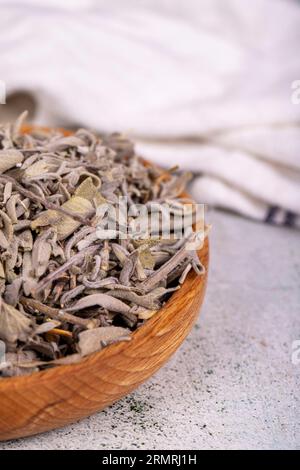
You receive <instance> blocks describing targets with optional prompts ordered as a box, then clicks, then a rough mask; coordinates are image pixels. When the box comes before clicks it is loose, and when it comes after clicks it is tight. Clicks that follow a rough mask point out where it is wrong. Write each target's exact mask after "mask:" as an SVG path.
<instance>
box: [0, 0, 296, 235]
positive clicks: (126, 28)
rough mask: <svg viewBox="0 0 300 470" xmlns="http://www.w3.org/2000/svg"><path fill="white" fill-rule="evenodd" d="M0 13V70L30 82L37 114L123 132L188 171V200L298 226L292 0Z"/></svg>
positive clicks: (8, 5) (12, 85)
mask: <svg viewBox="0 0 300 470" xmlns="http://www.w3.org/2000/svg"><path fill="white" fill-rule="evenodd" d="M0 13H1V14H0V28H1V35H0V51H1V61H0V79H1V80H5V82H6V85H7V91H8V92H13V91H16V90H20V89H22V90H28V91H30V92H32V93H33V94H34V95H35V97H36V100H37V102H38V106H39V108H38V115H37V122H38V123H42V124H47V125H70V124H75V125H77V124H79V125H85V126H90V127H92V128H95V129H97V130H99V131H104V132H110V131H112V130H121V131H124V132H126V133H128V134H129V135H130V136H132V137H133V138H135V139H136V141H137V148H138V150H139V152H140V153H142V154H143V155H144V156H146V157H148V158H149V159H152V160H154V161H156V162H158V163H160V164H162V165H164V166H166V167H168V166H173V165H174V164H179V165H180V167H181V168H182V169H189V170H192V171H193V172H194V173H195V178H194V180H193V182H192V186H191V190H192V193H193V195H194V196H195V198H196V199H197V200H199V201H201V202H207V203H208V204H211V205H214V206H218V207H223V208H226V209H231V210H234V211H237V212H239V213H241V214H244V215H245V216H248V217H252V218H254V219H259V220H267V221H271V222H274V223H279V224H288V225H299V226H300V103H299V102H300V83H299V80H300V60H299V45H300V2H297V1H293V0H252V1H251V2H242V1H240V0H227V1H226V2H224V0H202V1H200V0H189V1H184V0H165V1H163V0H151V1H150V0H146V1H145V0H127V1H126V2H124V1H121V0H111V1H110V2H107V1H104V0H98V1H93V0H90V1H89V0H76V1H75V0H71V1H65V2H59V1H58V0H52V1H50V0H45V1H43V2H40V1H37V0H14V1H13V2H11V1H8V0H7V1H3V0H0ZM297 80H298V82H297ZM297 103H298V104H297ZM1 106H5V105H0V108H1Z"/></svg>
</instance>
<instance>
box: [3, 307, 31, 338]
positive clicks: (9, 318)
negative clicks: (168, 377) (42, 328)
mask: <svg viewBox="0 0 300 470" xmlns="http://www.w3.org/2000/svg"><path fill="white" fill-rule="evenodd" d="M32 326H33V322H32V320H31V319H30V318H28V317H27V316H26V315H24V314H23V313H21V312H19V310H17V309H16V308H14V307H13V306H12V305H8V304H7V303H5V302H4V300H2V299H0V339H2V340H4V341H7V343H11V344H15V343H16V342H17V341H24V342H26V341H27V339H28V338H29V336H30V334H31V332H32Z"/></svg>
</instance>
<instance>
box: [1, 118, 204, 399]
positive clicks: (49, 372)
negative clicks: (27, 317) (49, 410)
mask: <svg viewBox="0 0 300 470" xmlns="http://www.w3.org/2000/svg"><path fill="white" fill-rule="evenodd" d="M33 129H41V130H43V131H48V130H49V128H47V127H40V126H24V128H23V132H24V133H27V132H30V131H32V130H33ZM51 130H53V131H55V130H57V131H61V132H64V133H65V135H70V134H72V132H71V131H66V130H65V129H61V128H53V129H51ZM205 249H206V250H207V252H208V253H209V241H208V237H206V239H205V241H204V244H203V246H202V247H201V248H200V249H199V250H198V253H199V256H201V254H202V252H203V251H205ZM206 269H208V266H207V268H206ZM204 275H205V274H204ZM195 277H198V275H197V274H196V273H194V272H190V273H189V274H188V276H187V278H186V280H185V282H184V283H183V285H182V286H181V287H180V289H179V290H178V291H175V292H174V293H173V294H172V295H171V297H170V298H169V299H168V300H167V301H166V303H165V304H164V305H163V307H162V308H161V309H160V310H158V311H157V313H156V314H155V315H154V316H153V317H152V318H150V319H149V320H146V321H145V323H144V324H142V325H141V326H140V327H139V328H138V329H137V330H135V331H133V332H131V334H130V338H131V339H130V341H120V342H118V343H114V344H110V345H108V346H106V347H105V348H103V349H101V350H100V351H97V352H95V353H92V354H89V355H88V356H86V357H83V358H82V359H81V360H80V361H79V362H77V363H74V364H64V365H56V366H54V367H53V368H50V369H45V370H42V371H37V372H32V373H31V374H29V375H23V376H16V377H4V378H0V391H1V392H3V391H4V390H5V389H6V391H9V389H11V390H12V389H15V388H17V387H20V386H26V385H27V386H28V385H30V386H32V385H34V384H35V383H37V382H40V381H41V380H43V381H44V380H47V381H48V380H49V381H50V380H51V378H53V377H59V376H62V375H66V376H67V374H68V372H70V373H71V372H72V373H74V372H76V371H80V370H81V369H82V365H83V364H86V365H88V363H91V364H92V363H95V362H98V361H101V359H102V358H103V359H104V358H106V357H108V356H110V357H111V356H114V355H117V354H120V353H121V352H123V351H125V350H126V347H127V345H128V343H131V342H132V341H134V340H135V339H137V340H139V345H140V346H141V344H142V338H143V337H145V338H146V337H147V339H148V337H149V335H147V333H149V332H151V331H153V329H154V327H157V326H158V325H159V323H160V321H161V319H162V317H163V316H164V314H165V312H166V311H167V310H168V309H169V307H171V306H172V305H173V304H174V303H176V301H177V300H178V298H179V297H183V296H184V295H185V294H187V293H188V292H189V289H190V287H189V286H190V284H191V282H192V281H193V280H195ZM147 330H149V331H147ZM66 357H67V356H66ZM87 367H88V366H87Z"/></svg>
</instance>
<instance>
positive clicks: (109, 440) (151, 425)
mask: <svg viewBox="0 0 300 470" xmlns="http://www.w3.org/2000/svg"><path fill="white" fill-rule="evenodd" d="M211 219H212V222H213V231H212V235H211V267H210V276H209V286H208V291H207V296H206V300H205V304H204V306H203V309H202V312H201V315H200V317H199V320H198V322H197V324H196V326H195V328H194V329H193V331H192V333H191V334H190V336H189V337H188V339H187V340H186V341H185V343H184V344H183V346H182V347H181V348H180V349H179V351H178V352H177V353H176V354H175V356H174V357H173V358H172V359H171V361H170V362H169V363H168V364H167V365H166V366H165V367H164V368H163V369H161V370H160V371H159V372H158V373H157V374H156V375H155V376H153V377H152V379H151V380H150V381H149V382H148V383H146V384H145V385H143V386H141V387H140V388H139V389H138V390H137V391H135V392H134V393H132V394H131V395H130V396H128V397H127V398H125V399H123V400H121V401H120V402H118V403H116V404H115V405H114V406H112V407H110V408H109V409H107V410H105V411H103V412H101V413H98V414H96V415H94V416H92V417H90V418H88V419H85V420H83V421H81V422H79V423H77V424H74V425H71V426H68V427H66V428H64V429H61V430H58V431H52V432H49V433H46V434H43V435H40V436H36V437H32V438H27V439H19V440H16V441H11V442H7V443H2V444H0V449H136V448H139V449H152V450H154V449H220V448H225V449H255V448H257V449H296V448H300V411H299V397H300V354H299V355H298V356H297V354H296V353H295V359H296V361H294V362H297V357H298V358H299V364H298V365H296V364H293V361H292V348H293V341H296V340H300V233H299V231H298V232H296V231H293V230H290V229H284V228H275V227H270V226H266V225H263V224H256V223H253V222H250V221H246V220H243V219H241V218H239V217H235V216H233V215H229V214H224V213H219V212H214V213H212V214H211Z"/></svg>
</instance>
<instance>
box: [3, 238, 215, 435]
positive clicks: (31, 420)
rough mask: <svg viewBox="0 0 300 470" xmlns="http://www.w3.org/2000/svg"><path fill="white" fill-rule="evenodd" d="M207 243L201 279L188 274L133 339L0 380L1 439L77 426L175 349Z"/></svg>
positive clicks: (201, 289)
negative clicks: (76, 359)
mask: <svg viewBox="0 0 300 470" xmlns="http://www.w3.org/2000/svg"><path fill="white" fill-rule="evenodd" d="M208 253H209V249H208V241H207V240H206V241H205V244H204V246H203V248H202V249H201V250H200V251H199V255H200V259H201V261H202V263H203V265H204V266H205V268H206V273H205V274H204V275H203V276H200V277H199V276H196V274H195V273H190V274H189V275H188V277H187V279H186V281H185V283H184V285H183V286H182V288H181V289H180V290H179V291H176V292H175V293H174V294H173V295H172V297H171V298H170V299H169V300H168V302H167V303H166V304H165V305H164V307H163V308H162V309H161V310H160V311H159V312H158V313H157V314H156V315H154V316H153V317H152V318H151V319H150V320H148V321H147V322H146V323H145V324H144V325H143V326H142V327H141V328H139V329H138V330H137V331H135V332H134V333H133V334H132V339H131V341H130V342H121V343H118V344H113V345H110V346H108V347H106V348H105V349H103V350H102V351H99V352H98V353H95V354H92V355H91V356H88V357H87V358H85V359H83V360H82V361H81V362H80V363H78V364H73V365H67V366H59V367H56V368H53V369H49V370H46V371H42V372H37V373H34V374H32V375H30V376H25V377H14V378H3V379H0V440H7V439H13V438H18V437H23V436H29V435H32V434H37V433H40V432H44V431H48V430H50V429H54V428H58V427H61V426H64V425H66V424H69V423H72V422H74V421H77V420H79V419H81V418H83V417H86V416H89V415H91V414H92V413H94V412H96V411H99V410H102V409H103V408H105V407H106V406H108V405H111V404H112V403H114V402H115V401H117V400H119V399H120V398H122V397H124V396H125V395H127V394H128V393H130V392H131V391H132V390H134V389H135V388H136V387H138V386H139V385H140V384H141V383H143V382H144V381H145V380H147V379H148V378H149V377H151V375H152V374H154V372H156V371H157V370H158V369H159V368H160V367H161V366H162V365H163V364H164V363H165V362H166V361H167V360H168V359H169V358H170V356H171V355H172V354H173V353H174V352H175V351H176V350H177V349H178V347H179V346H180V345H181V343H182V342H183V340H184V339H185V337H186V336H187V334H188V333H189V331H190V329H191V328H192V326H193V324H194V322H195V320H196V318H197V315H198V312H199V309H200V306H201V304H202V301H203V298H204V294H205V288H206V282H207V269H208Z"/></svg>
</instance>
